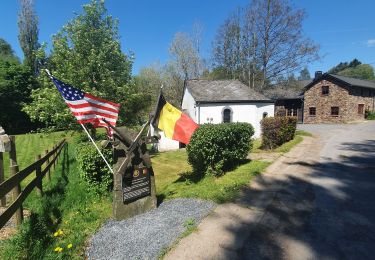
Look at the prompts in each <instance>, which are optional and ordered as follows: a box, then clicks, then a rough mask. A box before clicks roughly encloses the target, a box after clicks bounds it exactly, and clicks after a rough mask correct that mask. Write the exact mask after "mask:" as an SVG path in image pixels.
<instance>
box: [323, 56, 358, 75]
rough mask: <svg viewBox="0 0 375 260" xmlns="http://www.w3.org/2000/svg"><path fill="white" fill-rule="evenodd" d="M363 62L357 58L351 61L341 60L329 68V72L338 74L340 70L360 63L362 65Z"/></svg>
mask: <svg viewBox="0 0 375 260" xmlns="http://www.w3.org/2000/svg"><path fill="white" fill-rule="evenodd" d="M361 64H362V62H360V61H359V60H357V59H353V60H352V61H351V62H340V63H339V64H337V65H336V66H334V67H332V68H331V69H329V70H328V73H331V74H337V73H339V72H340V71H343V70H345V69H347V68H354V67H356V66H358V65H361Z"/></svg>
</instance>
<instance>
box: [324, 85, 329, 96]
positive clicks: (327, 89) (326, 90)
mask: <svg viewBox="0 0 375 260" xmlns="http://www.w3.org/2000/svg"><path fill="white" fill-rule="evenodd" d="M328 94H329V86H322V95H328Z"/></svg>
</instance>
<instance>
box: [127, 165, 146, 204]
mask: <svg viewBox="0 0 375 260" xmlns="http://www.w3.org/2000/svg"><path fill="white" fill-rule="evenodd" d="M122 192H123V200H124V203H129V202H132V201H135V200H137V199H140V198H143V197H146V196H149V195H150V194H151V181H150V172H149V169H148V168H146V167H140V168H139V167H133V171H132V172H131V171H130V172H127V173H126V174H125V176H124V178H123V182H122Z"/></svg>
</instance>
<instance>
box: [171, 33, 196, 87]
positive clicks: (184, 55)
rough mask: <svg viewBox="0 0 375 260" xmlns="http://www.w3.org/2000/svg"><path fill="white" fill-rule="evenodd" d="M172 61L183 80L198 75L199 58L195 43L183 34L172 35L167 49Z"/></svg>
mask: <svg viewBox="0 0 375 260" xmlns="http://www.w3.org/2000/svg"><path fill="white" fill-rule="evenodd" d="M169 53H170V55H171V58H172V61H173V62H174V63H175V65H176V68H177V69H178V70H179V72H180V73H181V76H182V78H183V79H184V80H187V79H191V78H196V77H198V76H199V74H200V66H201V65H200V58H199V54H198V49H197V45H196V42H194V41H193V39H192V37H191V36H190V35H189V34H187V33H184V32H177V33H176V34H175V35H174V38H173V40H172V43H171V45H170V48H169Z"/></svg>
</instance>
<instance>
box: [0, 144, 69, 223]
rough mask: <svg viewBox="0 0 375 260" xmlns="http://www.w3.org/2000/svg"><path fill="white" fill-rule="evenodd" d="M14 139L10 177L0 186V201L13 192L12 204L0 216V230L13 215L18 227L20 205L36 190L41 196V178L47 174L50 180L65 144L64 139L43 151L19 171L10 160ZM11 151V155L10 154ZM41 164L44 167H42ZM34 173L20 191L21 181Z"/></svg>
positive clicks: (21, 214) (20, 213)
mask: <svg viewBox="0 0 375 260" xmlns="http://www.w3.org/2000/svg"><path fill="white" fill-rule="evenodd" d="M14 143H15V142H14V137H13V139H12V146H13V149H12V151H13V153H14V155H13V156H12V155H10V165H9V169H10V177H9V179H7V180H5V181H3V182H2V183H1V184H0V199H3V198H5V196H6V195H7V194H8V193H9V192H11V191H13V202H12V204H11V205H9V207H8V208H7V209H6V210H5V211H4V212H3V213H2V214H1V215H0V229H1V228H2V227H3V226H4V225H5V224H6V223H7V222H8V221H9V219H10V218H11V217H12V216H13V215H15V222H16V225H20V224H21V223H22V220H23V213H22V212H23V211H22V203H23V202H24V201H25V199H26V198H27V196H28V195H29V194H30V192H31V191H32V190H33V189H34V188H36V190H37V193H38V195H40V196H42V195H43V189H42V180H43V177H44V176H45V175H46V173H48V174H47V178H48V180H50V178H51V177H50V170H51V167H52V166H53V168H55V165H56V163H57V162H58V158H59V155H60V153H61V151H62V149H63V147H64V146H65V144H66V141H65V139H63V140H62V141H61V142H60V143H58V144H57V145H56V146H54V147H53V149H52V151H50V152H48V150H46V151H45V155H43V156H41V155H37V156H36V159H35V162H34V163H32V164H31V165H29V166H27V167H26V168H25V169H23V170H21V171H19V169H18V165H17V161H16V160H14V159H13V161H12V158H15V147H14ZM12 151H11V153H12ZM43 164H45V165H44V167H43ZM33 172H35V173H36V177H35V178H34V179H33V180H32V181H30V183H28V184H27V185H26V186H25V187H24V189H23V190H21V181H22V180H24V179H25V178H26V177H27V176H29V175H30V174H32V173H33Z"/></svg>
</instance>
